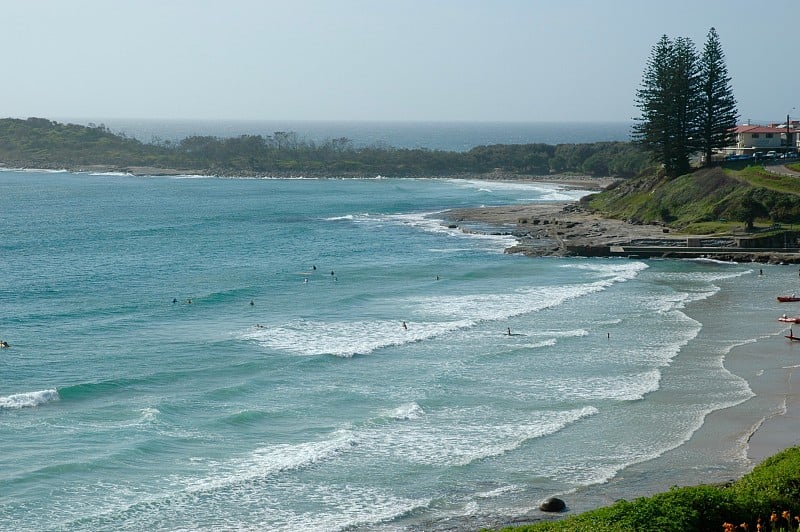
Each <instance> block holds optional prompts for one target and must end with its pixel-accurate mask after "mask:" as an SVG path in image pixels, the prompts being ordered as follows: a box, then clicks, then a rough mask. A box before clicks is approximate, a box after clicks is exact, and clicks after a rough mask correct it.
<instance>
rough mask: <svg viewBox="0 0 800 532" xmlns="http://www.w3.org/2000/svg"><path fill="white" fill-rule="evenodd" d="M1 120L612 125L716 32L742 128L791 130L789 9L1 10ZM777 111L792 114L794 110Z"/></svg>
mask: <svg viewBox="0 0 800 532" xmlns="http://www.w3.org/2000/svg"><path fill="white" fill-rule="evenodd" d="M0 13H2V30H1V31H0V49H2V50H3V62H2V67H0V68H1V70H0V72H2V74H0V79H1V80H2V81H1V82H0V116H3V117H17V118H26V117H29V116H38V117H45V118H52V119H59V118H63V117H70V118H86V119H88V120H100V119H103V118H106V119H109V118H160V119H171V118H180V119H252V120H421V121H627V120H629V119H631V118H632V117H634V116H637V115H638V111H637V109H636V108H635V106H634V103H633V99H634V94H635V91H636V89H637V87H638V86H639V84H640V82H641V78H642V72H643V71H644V68H645V64H646V61H647V58H648V56H649V55H650V51H651V49H652V47H653V45H654V44H655V43H656V41H658V39H659V38H660V37H661V35H664V34H666V35H668V36H670V37H678V36H685V37H689V38H690V39H692V40H693V41H694V42H695V44H696V45H697V47H698V49H702V46H703V44H704V43H705V39H706V34H707V32H708V29H709V28H710V27H712V26H714V27H715V28H716V29H717V32H718V33H719V36H720V39H721V42H722V46H723V49H724V51H725V55H726V59H727V65H728V70H729V74H730V75H731V77H732V78H733V82H732V85H733V90H734V93H735V96H736V99H737V101H738V104H739V112H740V115H741V118H742V121H745V120H747V119H751V120H753V121H762V122H765V121H771V120H776V121H779V120H781V119H783V118H785V117H786V114H787V113H791V114H793V115H797V116H798V117H800V60H798V59H797V55H798V53H800V45H798V43H800V40H798V39H799V38H800V32H799V31H798V28H800V0H770V1H769V2H752V0H658V1H656V0H482V1H473V0H369V1H367V0H284V1H274V0H261V1H259V0H224V1H222V0H69V1H68V0H4V1H3V3H2V9H0ZM792 108H796V109H795V110H792Z"/></svg>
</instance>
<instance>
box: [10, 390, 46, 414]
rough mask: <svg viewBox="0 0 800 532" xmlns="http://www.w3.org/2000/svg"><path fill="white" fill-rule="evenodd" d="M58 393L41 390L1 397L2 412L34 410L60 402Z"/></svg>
mask: <svg viewBox="0 0 800 532" xmlns="http://www.w3.org/2000/svg"><path fill="white" fill-rule="evenodd" d="M59 399H60V397H59V395H58V391H57V390H54V389H49V390H40V391H38V392H27V393H16V394H12V395H7V396H5V397H0V410H17V409H20V408H33V407H36V406H39V405H43V404H46V403H50V402H53V401H58V400H59Z"/></svg>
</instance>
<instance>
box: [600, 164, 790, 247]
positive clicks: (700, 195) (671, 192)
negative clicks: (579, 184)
mask: <svg viewBox="0 0 800 532" xmlns="http://www.w3.org/2000/svg"><path fill="white" fill-rule="evenodd" d="M584 203H585V204H586V205H588V206H589V207H590V208H592V209H594V210H597V211H600V212H602V213H605V214H606V215H607V216H610V217H613V218H620V219H626V220H630V221H631V222H634V223H664V224H667V225H669V226H671V227H674V228H677V229H680V230H682V231H685V232H687V233H704V234H708V233H714V232H720V231H729V230H731V229H734V228H737V227H742V226H743V224H745V223H746V222H747V221H748V219H750V220H751V221H753V222H756V223H760V224H766V225H770V224H773V223H781V224H793V223H798V222H800V179H799V178H795V177H787V176H779V175H775V174H771V173H769V172H767V171H765V170H764V168H762V167H758V166H749V167H746V168H742V169H732V168H719V167H716V168H706V169H702V170H698V171H696V172H693V173H691V174H686V175H683V176H680V177H678V178H676V179H668V178H666V177H656V176H652V175H651V176H643V177H639V178H636V179H631V180H627V181H622V182H620V183H618V184H617V185H616V186H615V187H613V188H611V189H609V190H606V191H604V192H602V193H600V194H595V195H592V196H589V197H587V198H585V199H584Z"/></svg>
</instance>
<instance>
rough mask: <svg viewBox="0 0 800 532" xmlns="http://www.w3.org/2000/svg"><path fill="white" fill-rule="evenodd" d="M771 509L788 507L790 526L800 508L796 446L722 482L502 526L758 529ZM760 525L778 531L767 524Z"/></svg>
mask: <svg viewBox="0 0 800 532" xmlns="http://www.w3.org/2000/svg"><path fill="white" fill-rule="evenodd" d="M773 512H775V513H776V515H777V516H778V517H780V516H781V514H782V513H783V512H789V514H790V515H791V516H792V517H791V518H790V520H791V521H793V525H794V526H793V528H792V530H796V529H797V526H798V522H797V521H794V517H793V516H796V515H798V513H800V447H792V448H790V449H786V450H784V451H782V452H780V453H778V454H776V455H775V456H773V457H770V458H768V459H766V460H764V462H762V463H761V464H759V465H758V466H756V467H755V468H754V469H753V471H751V472H750V473H749V474H747V475H745V476H744V477H742V478H741V479H739V480H738V481H736V482H733V483H732V484H730V485H726V486H707V485H706V486H693V487H686V488H673V489H671V490H670V491H668V492H666V493H660V494H658V495H655V496H653V497H642V498H639V499H635V500H633V501H618V502H616V503H615V504H613V505H612V506H608V507H605V508H599V509H597V510H593V511H590V512H585V513H582V514H579V515H575V516H571V517H567V518H565V519H562V520H559V521H548V522H543V523H537V524H534V525H527V526H522V527H515V528H506V529H504V530H505V531H512V530H513V531H514V532H543V531H547V532H556V531H558V532H564V531H570V532H582V531H586V532H589V531H592V532H617V531H631V530H638V531H644V530H653V531H656V530H658V531H661V532H670V531H675V532H678V531H680V532H686V531H691V530H722V525H723V523H725V522H728V523H733V524H735V525H739V524H741V523H748V525H749V528H748V529H749V530H756V523H757V521H758V520H759V519H760V520H761V521H762V523H764V524H765V525H767V524H769V523H770V516H771V515H772V513H773ZM764 530H778V527H775V528H769V527H767V528H765V529H764Z"/></svg>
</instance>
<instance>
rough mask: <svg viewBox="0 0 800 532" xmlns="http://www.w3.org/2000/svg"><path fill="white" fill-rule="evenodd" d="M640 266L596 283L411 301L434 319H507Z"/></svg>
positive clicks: (628, 274)
mask: <svg viewBox="0 0 800 532" xmlns="http://www.w3.org/2000/svg"><path fill="white" fill-rule="evenodd" d="M644 267H646V266H644ZM641 269H642V268H641V267H636V266H629V267H624V268H622V269H618V270H616V271H613V272H610V273H609V276H608V277H609V278H606V279H604V280H600V281H596V282H593V283H585V284H571V285H563V286H549V287H540V286H539V287H532V288H520V289H517V290H514V291H511V292H507V293H501V294H498V293H481V294H467V295H443V296H431V297H428V298H423V299H420V300H417V301H416V302H414V301H412V302H410V304H411V305H416V306H417V308H418V311H419V312H421V313H422V314H423V315H427V316H431V317H432V318H433V319H457V318H462V319H468V320H471V321H475V322H481V321H493V320H504V319H508V318H510V317H512V316H521V315H524V314H529V313H532V312H537V311H540V310H543V309H546V308H552V307H556V306H558V305H560V304H562V303H564V302H565V301H568V300H571V299H575V298H578V297H581V296H584V295H587V294H591V293H594V292H599V291H602V290H605V289H606V288H608V287H609V286H611V285H612V284H614V283H617V282H623V281H626V280H629V279H632V278H633V277H635V276H636V275H637V273H638V272H639V271H640V270H641ZM607 273H608V272H607Z"/></svg>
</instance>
